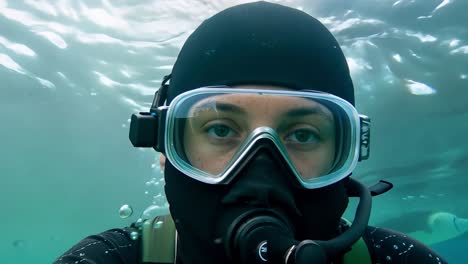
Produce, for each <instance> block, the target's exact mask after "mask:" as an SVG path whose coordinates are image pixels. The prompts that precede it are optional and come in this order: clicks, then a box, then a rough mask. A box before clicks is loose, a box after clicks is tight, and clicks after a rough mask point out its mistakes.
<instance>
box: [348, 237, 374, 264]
mask: <svg viewBox="0 0 468 264" xmlns="http://www.w3.org/2000/svg"><path fill="white" fill-rule="evenodd" d="M343 263H344V264H353V263H359V264H367V263H369V264H370V263H372V260H371V256H370V254H369V249H368V248H367V245H366V242H365V241H364V239H363V238H362V237H361V238H359V240H358V241H356V243H354V245H353V246H352V247H351V251H348V252H347V253H346V254H345V255H344V257H343Z"/></svg>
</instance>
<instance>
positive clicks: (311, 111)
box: [284, 106, 333, 123]
mask: <svg viewBox="0 0 468 264" xmlns="http://www.w3.org/2000/svg"><path fill="white" fill-rule="evenodd" d="M284 115H285V116H287V117H301V116H305V115H320V116H323V117H325V119H326V120H327V121H329V122H330V123H333V118H332V116H331V115H330V114H329V113H327V112H325V111H324V110H323V109H322V108H321V107H320V106H313V107H307V108H297V109H292V110H290V111H287V112H286V113H285V114H284Z"/></svg>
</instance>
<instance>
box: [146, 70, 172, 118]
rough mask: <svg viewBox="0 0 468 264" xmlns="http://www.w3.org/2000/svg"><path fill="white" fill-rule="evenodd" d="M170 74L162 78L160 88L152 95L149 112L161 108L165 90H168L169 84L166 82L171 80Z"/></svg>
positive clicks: (165, 96)
mask: <svg viewBox="0 0 468 264" xmlns="http://www.w3.org/2000/svg"><path fill="white" fill-rule="evenodd" d="M171 76H172V73H170V74H168V75H166V76H164V78H163V80H162V82H161V86H160V87H159V89H158V90H157V91H156V93H155V94H154V99H153V104H152V105H151V110H156V108H158V107H160V106H163V105H164V102H165V101H166V99H167V90H168V88H169V84H167V82H168V81H169V80H170V79H171Z"/></svg>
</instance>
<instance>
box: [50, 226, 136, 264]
mask: <svg viewBox="0 0 468 264" xmlns="http://www.w3.org/2000/svg"><path fill="white" fill-rule="evenodd" d="M132 231H133V228H130V227H125V228H114V229H109V230H107V231H104V232H102V233H99V234H95V235H90V236H88V237H86V238H84V239H82V240H81V241H79V242H78V243H77V244H75V245H74V246H73V247H71V248H70V249H69V250H67V251H66V252H65V253H63V254H62V255H61V256H60V257H59V258H57V259H56V260H55V262H54V264H62V263H124V264H133V263H139V257H140V244H141V243H140V240H139V239H135V240H134V239H132V237H131V236H132V235H131V233H132Z"/></svg>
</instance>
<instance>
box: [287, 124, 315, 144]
mask: <svg viewBox="0 0 468 264" xmlns="http://www.w3.org/2000/svg"><path fill="white" fill-rule="evenodd" d="M285 142H286V143H292V144H298V145H303V146H314V145H316V144H318V143H319V142H320V136H319V134H318V132H317V131H315V130H314V129H312V128H297V129H294V130H292V131H291V132H289V133H288V134H287V135H286V137H285Z"/></svg>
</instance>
